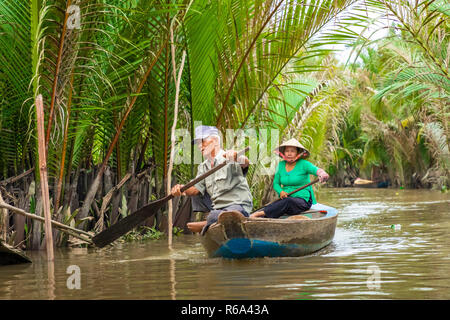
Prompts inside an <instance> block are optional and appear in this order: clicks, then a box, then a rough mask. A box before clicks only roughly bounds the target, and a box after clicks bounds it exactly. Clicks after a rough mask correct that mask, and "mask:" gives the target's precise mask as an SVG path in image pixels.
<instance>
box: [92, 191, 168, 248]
mask: <svg viewBox="0 0 450 320" xmlns="http://www.w3.org/2000/svg"><path fill="white" fill-rule="evenodd" d="M167 201H168V199H167V197H166V198H162V199H159V200H156V201H154V202H151V203H149V204H148V205H146V206H145V207H142V208H140V209H139V210H137V211H136V212H134V213H132V214H130V215H129V216H127V217H125V218H124V219H122V220H119V221H118V222H117V223H115V224H113V225H112V226H111V227H109V228H108V229H106V230H104V231H102V232H100V233H99V234H97V235H96V236H95V237H93V238H92V241H93V242H94V244H95V246H97V247H99V248H103V247H104V246H106V245H108V244H110V243H111V242H113V241H115V240H117V239H118V238H120V237H121V236H123V235H124V234H126V233H127V232H128V231H130V230H132V229H133V228H135V227H136V226H138V225H139V224H140V223H142V222H144V221H145V219H147V218H150V217H151V216H153V215H154V214H155V213H156V212H157V211H158V209H159V208H161V207H162V206H163V205H164V204H165V203H166V202H167Z"/></svg>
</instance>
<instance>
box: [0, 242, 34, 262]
mask: <svg viewBox="0 0 450 320" xmlns="http://www.w3.org/2000/svg"><path fill="white" fill-rule="evenodd" d="M30 262H31V260H30V258H28V257H27V256H26V255H25V253H24V252H23V251H22V250H20V249H16V248H14V247H13V246H10V245H9V244H7V243H5V242H3V241H2V240H1V239H0V266H3V265H8V264H19V263H30Z"/></svg>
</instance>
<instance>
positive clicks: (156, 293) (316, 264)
mask: <svg viewBox="0 0 450 320" xmlns="http://www.w3.org/2000/svg"><path fill="white" fill-rule="evenodd" d="M318 197H319V201H320V202H323V203H325V204H329V205H333V206H335V207H337V208H338V209H339V211H340V216H339V219H338V226H337V230H336V234H335V238H334V240H333V242H332V243H331V244H330V245H329V246H328V247H326V248H324V249H323V250H321V251H319V252H317V253H314V254H312V255H309V256H306V257H299V258H263V259H253V260H243V261H237V260H224V259H209V258H207V256H206V254H205V252H204V250H203V247H202V246H201V243H200V237H199V236H192V235H186V236H180V237H175V238H174V242H173V246H172V247H171V248H169V247H168V246H167V240H161V241H149V242H145V243H128V244H120V243H119V244H116V245H115V246H114V247H110V248H106V249H102V250H98V249H65V248H64V249H57V250H55V262H54V264H53V265H50V264H48V263H47V261H46V255H45V252H42V253H41V252H32V253H29V254H30V256H31V258H32V259H33V264H27V265H16V266H4V267H1V268H0V299H299V300H304V299H449V298H450V290H449V289H450V267H449V266H450V264H449V260H450V249H449V243H450V242H449V240H450V239H449V228H450V212H449V210H448V208H449V204H450V195H449V194H442V193H439V192H434V191H424V190H389V189H386V190H377V189H373V190H370V189H367V190H361V189H322V190H321V191H320V192H319V194H318ZM395 224H400V225H401V229H400V230H394V229H392V228H391V225H395ZM70 265H77V266H79V268H80V271H81V289H79V290H77V289H69V288H68V287H67V278H68V276H69V275H68V274H67V273H66V270H67V267H68V266H70ZM371 270H379V275H378V278H376V277H375V279H379V283H378V284H379V286H378V287H377V286H371V285H370V279H371V278H370V276H371V273H370V272H371ZM368 272H369V273H368ZM374 288H375V289H374Z"/></svg>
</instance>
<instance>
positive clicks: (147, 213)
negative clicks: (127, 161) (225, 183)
mask: <svg viewBox="0 0 450 320" xmlns="http://www.w3.org/2000/svg"><path fill="white" fill-rule="evenodd" d="M249 149H250V148H249V147H247V148H245V149H244V150H242V151H239V152H238V154H237V157H239V156H241V155H243V154H244V153H245V152H246V151H247V150H249ZM227 164H228V162H227V161H224V162H223V163H221V164H219V165H218V166H217V167H214V168H212V169H211V170H209V171H208V172H205V173H204V174H202V175H201V176H199V177H197V178H195V179H193V180H191V181H190V182H188V183H187V184H185V185H184V186H183V187H182V188H181V189H180V191H181V192H184V191H186V190H187V189H189V188H190V187H192V186H193V185H195V184H197V183H198V182H200V181H202V180H203V179H205V178H206V177H208V176H210V175H212V174H213V173H214V172H216V171H217V170H220V169H221V168H223V167H224V166H226V165H227ZM173 198H174V196H173V195H171V194H169V195H167V196H165V197H164V198H162V199H159V200H156V201H153V202H151V203H149V204H147V205H146V206H145V207H142V208H140V209H139V210H137V211H135V212H133V213H132V214H130V215H129V216H127V217H125V218H124V219H122V220H119V221H118V222H117V223H115V224H113V225H112V226H111V227H109V228H108V229H106V230H104V231H102V232H100V233H99V234H97V235H96V236H95V237H93V238H92V241H93V242H94V244H95V245H96V246H97V247H99V248H103V247H104V246H106V245H108V244H110V243H111V242H113V241H114V240H116V239H118V238H119V237H121V236H123V235H124V234H126V233H127V232H128V231H130V230H131V229H133V228H135V227H136V226H138V225H139V224H140V223H142V222H144V221H145V219H147V218H149V217H151V216H152V215H154V214H155V213H156V212H157V211H158V209H159V208H161V207H162V206H163V205H164V204H165V203H167V202H168V201H170V200H172V199H173ZM169 232H171V230H169Z"/></svg>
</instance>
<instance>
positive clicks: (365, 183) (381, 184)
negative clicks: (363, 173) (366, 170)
mask: <svg viewBox="0 0 450 320" xmlns="http://www.w3.org/2000/svg"><path fill="white" fill-rule="evenodd" d="M388 185H389V181H372V180H366V179H360V178H356V180H355V182H353V187H355V188H387V187H388Z"/></svg>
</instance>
